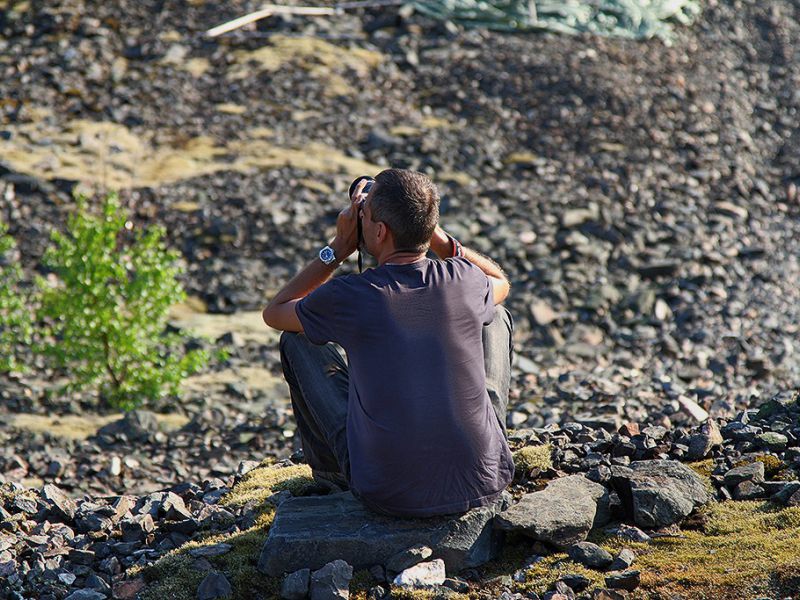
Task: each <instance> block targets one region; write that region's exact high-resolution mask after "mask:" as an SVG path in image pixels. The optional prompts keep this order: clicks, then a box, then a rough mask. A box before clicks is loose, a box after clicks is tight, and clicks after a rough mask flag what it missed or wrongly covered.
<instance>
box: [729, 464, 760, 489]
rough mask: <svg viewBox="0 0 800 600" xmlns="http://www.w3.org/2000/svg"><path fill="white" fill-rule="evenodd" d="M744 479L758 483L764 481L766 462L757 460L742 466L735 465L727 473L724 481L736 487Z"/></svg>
mask: <svg viewBox="0 0 800 600" xmlns="http://www.w3.org/2000/svg"><path fill="white" fill-rule="evenodd" d="M743 481H751V482H753V483H754V484H756V485H758V484H759V483H763V482H764V463H763V462H761V461H759V460H756V461H753V462H751V463H749V464H746V465H742V466H740V467H734V468H733V469H730V470H729V471H728V472H727V473H725V477H724V483H725V485H727V486H729V487H735V486H737V485H739V484H740V483H742V482H743Z"/></svg>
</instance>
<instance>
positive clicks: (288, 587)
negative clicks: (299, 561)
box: [281, 569, 311, 600]
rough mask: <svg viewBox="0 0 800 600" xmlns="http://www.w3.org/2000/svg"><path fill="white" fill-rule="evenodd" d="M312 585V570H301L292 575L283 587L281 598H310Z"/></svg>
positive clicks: (286, 579) (297, 599) (287, 599)
mask: <svg viewBox="0 0 800 600" xmlns="http://www.w3.org/2000/svg"><path fill="white" fill-rule="evenodd" d="M310 585H311V570H310V569H300V570H299V571H295V572H294V573H290V574H289V575H287V576H286V578H285V579H284V580H283V584H282V585H281V598H282V599H283V600H303V599H304V598H305V597H306V596H308V590H309V586H310Z"/></svg>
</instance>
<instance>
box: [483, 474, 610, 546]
mask: <svg viewBox="0 0 800 600" xmlns="http://www.w3.org/2000/svg"><path fill="white" fill-rule="evenodd" d="M609 518H610V508H609V494H608V490H606V488H605V487H603V486H602V485H600V484H598V483H594V482H592V481H589V480H588V479H587V478H586V477H584V476H583V475H570V476H568V477H561V478H559V479H555V480H554V481H551V482H550V483H549V484H548V485H547V487H546V488H545V489H544V490H541V491H539V492H533V493H530V494H525V495H524V496H523V497H522V499H521V500H520V501H519V502H518V503H517V504H515V505H514V506H512V507H511V508H509V509H508V510H505V511H503V512H502V513H500V514H499V515H497V517H495V527H496V528H498V529H501V530H506V531H520V532H522V533H524V534H525V535H527V536H529V537H532V538H533V539H535V540H538V541H540V542H546V543H548V544H552V545H554V546H556V547H558V548H562V549H565V548H567V547H569V546H570V545H572V544H574V543H576V542H580V541H583V540H585V539H586V536H587V535H588V533H589V531H590V530H591V529H592V528H593V527H600V526H602V525H605V524H606V523H608V521H609Z"/></svg>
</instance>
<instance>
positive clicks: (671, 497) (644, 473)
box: [611, 460, 709, 528]
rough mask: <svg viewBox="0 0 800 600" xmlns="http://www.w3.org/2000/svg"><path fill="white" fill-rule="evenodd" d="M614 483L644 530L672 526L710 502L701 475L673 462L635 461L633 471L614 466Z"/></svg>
mask: <svg viewBox="0 0 800 600" xmlns="http://www.w3.org/2000/svg"><path fill="white" fill-rule="evenodd" d="M611 481H612V483H613V485H614V487H615V488H616V490H617V492H618V493H619V495H620V498H621V499H622V502H623V503H624V505H625V507H626V508H627V509H628V511H629V514H630V515H631V516H632V518H633V520H634V521H635V523H636V524H637V525H639V526H640V527H648V528H657V527H664V526H666V525H672V524H673V523H677V522H679V521H681V520H682V519H683V518H684V517H686V516H687V515H689V513H691V512H692V511H693V510H694V509H695V508H697V507H699V506H702V505H703V504H705V503H706V502H708V500H709V498H708V493H707V492H706V489H705V487H704V485H703V482H702V481H701V480H700V478H699V477H698V476H697V474H695V472H694V471H692V470H691V469H690V468H689V467H687V466H686V465H684V464H681V463H679V462H677V461H673V460H650V461H635V462H632V463H631V464H630V467H629V468H626V467H613V468H612V477H611Z"/></svg>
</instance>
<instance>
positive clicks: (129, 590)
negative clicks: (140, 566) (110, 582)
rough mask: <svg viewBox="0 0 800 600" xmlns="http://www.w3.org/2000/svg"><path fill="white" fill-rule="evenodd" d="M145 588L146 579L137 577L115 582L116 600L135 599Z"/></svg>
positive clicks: (114, 594)
mask: <svg viewBox="0 0 800 600" xmlns="http://www.w3.org/2000/svg"><path fill="white" fill-rule="evenodd" d="M143 589H144V579H143V578H142V577H137V578H136V579H130V580H128V581H120V582H118V583H115V584H114V590H113V592H112V593H113V597H114V600H135V598H136V595H137V594H138V593H139V592H141V591H142V590H143Z"/></svg>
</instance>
